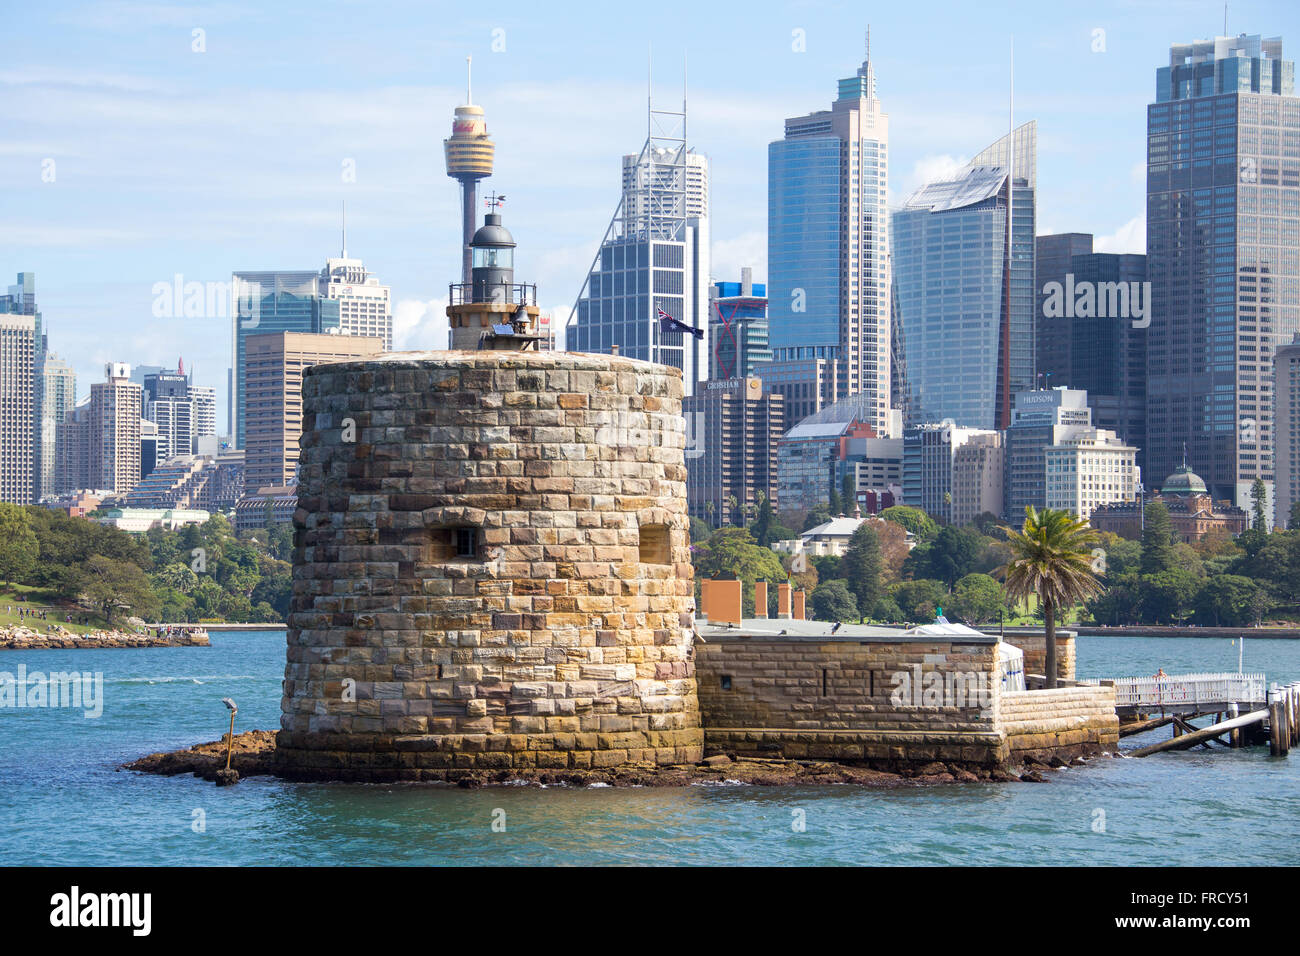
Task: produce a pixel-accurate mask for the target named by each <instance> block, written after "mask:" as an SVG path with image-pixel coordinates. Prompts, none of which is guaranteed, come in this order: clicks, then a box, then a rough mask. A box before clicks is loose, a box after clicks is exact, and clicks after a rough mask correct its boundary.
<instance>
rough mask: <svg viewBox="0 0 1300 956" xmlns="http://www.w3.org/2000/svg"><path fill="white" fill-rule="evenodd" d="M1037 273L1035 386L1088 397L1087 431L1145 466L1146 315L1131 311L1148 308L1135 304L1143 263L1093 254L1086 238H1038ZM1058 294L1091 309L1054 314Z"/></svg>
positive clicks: (1143, 274) (1128, 256)
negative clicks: (1103, 434)
mask: <svg viewBox="0 0 1300 956" xmlns="http://www.w3.org/2000/svg"><path fill="white" fill-rule="evenodd" d="M1037 274H1038V311H1037V322H1038V380H1039V383H1040V384H1041V385H1042V386H1043V387H1045V388H1054V387H1057V386H1064V387H1066V388H1077V389H1081V390H1083V391H1085V392H1087V393H1088V407H1089V408H1091V409H1092V424H1094V425H1096V426H1097V427H1098V428H1106V429H1109V430H1111V431H1113V432H1115V433H1117V434H1118V435H1119V436H1120V437H1121V438H1122V439H1123V440H1124V441H1125V442H1126V443H1127V444H1129V445H1132V446H1134V447H1136V448H1137V449H1138V455H1137V463H1138V465H1139V466H1140V467H1142V466H1144V464H1145V462H1144V459H1143V450H1144V449H1145V448H1146V374H1147V368H1146V365H1147V352H1146V349H1147V334H1148V330H1149V326H1147V325H1146V321H1147V318H1149V312H1148V313H1146V315H1145V316H1144V317H1141V318H1139V317H1137V316H1136V308H1134V307H1136V306H1137V305H1138V304H1140V305H1141V308H1142V309H1143V310H1145V309H1146V308H1147V306H1148V305H1149V303H1147V302H1146V301H1145V299H1142V300H1138V299H1137V298H1135V297H1136V296H1138V295H1142V296H1145V293H1144V292H1143V291H1142V289H1143V286H1142V283H1143V282H1145V281H1146V274H1147V266H1146V256H1142V255H1132V254H1120V253H1107V252H1093V251H1092V236H1091V235H1090V234H1088V233H1065V234H1062V235H1052V236H1039V237H1038V262H1037ZM1053 283H1055V286H1054V285H1053ZM1059 290H1068V291H1069V292H1072V293H1074V297H1075V298H1076V299H1077V297H1078V296H1080V295H1083V294H1085V291H1086V294H1089V295H1095V302H1094V300H1092V299H1089V300H1088V303H1089V304H1088V306H1087V307H1086V308H1083V309H1076V308H1068V309H1060V308H1053V307H1052V305H1053V304H1052V301H1051V298H1050V296H1051V294H1052V293H1053V292H1057V291H1059ZM1076 290H1080V291H1076ZM1072 304H1073V302H1072ZM1116 305H1121V306H1122V307H1119V308H1116V307H1115V306H1116ZM1080 312H1083V313H1084V314H1082V315H1081V314H1079V313H1080Z"/></svg>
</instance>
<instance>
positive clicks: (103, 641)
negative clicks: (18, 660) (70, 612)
mask: <svg viewBox="0 0 1300 956" xmlns="http://www.w3.org/2000/svg"><path fill="white" fill-rule="evenodd" d="M209 643H210V642H209V640H208V633H207V631H205V630H203V629H202V628H189V629H185V630H180V629H176V630H173V631H169V632H163V633H162V634H159V633H157V632H155V631H146V632H137V631H89V632H87V633H84V634H83V633H80V632H76V631H68V630H64V629H63V628H58V629H57V630H49V631H37V630H35V629H33V628H30V627H22V626H15V627H5V628H0V650H6V651H39V650H49V649H51V648H66V649H76V650H97V649H120V648H129V647H207V646H208V645H209Z"/></svg>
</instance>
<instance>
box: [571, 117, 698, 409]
mask: <svg viewBox="0 0 1300 956" xmlns="http://www.w3.org/2000/svg"><path fill="white" fill-rule="evenodd" d="M650 115H651V124H650V131H649V133H648V135H647V137H646V142H645V145H644V146H643V147H642V149H641V152H640V153H638V154H635V155H632V154H629V155H627V156H624V157H623V196H622V200H621V201H620V202H619V205H618V208H617V209H616V211H615V213H614V217H613V219H612V220H611V221H610V224H609V227H608V228H607V229H606V231H605V238H604V239H603V240H602V242H601V245H600V249H599V251H598V252H597V254H596V259H595V262H594V263H593V264H592V267H591V271H590V272H589V273H588V275H587V279H586V281H585V282H584V283H583V286H582V289H581V291H580V292H579V294H578V301H577V302H576V303H575V305H574V310H573V313H572V315H571V317H570V320H569V325H568V327H567V329H566V333H565V348H567V349H569V350H570V351H573V352H602V353H608V352H611V351H613V350H614V349H615V348H616V347H617V349H618V353H619V354H620V355H626V356H629V357H631V358H635V359H642V360H644V361H649V362H659V363H661V364H664V365H671V366H673V367H674V368H679V369H681V370H682V380H683V385H684V387H685V390H686V394H687V395H693V394H695V391H696V388H697V386H698V384H699V383H700V382H701V381H703V380H704V378H705V377H706V376H707V374H708V368H709V356H708V341H707V338H708V336H707V329H708V324H709V161H708V158H707V157H705V156H704V155H702V154H700V153H697V152H695V151H694V150H693V149H690V148H689V147H688V146H687V144H686V105H685V103H683V104H682V110H681V112H669V111H665V110H658V109H655V110H652V111H651V114H650ZM665 315H666V316H669V317H671V319H673V320H676V322H679V323H682V325H684V326H685V327H687V328H689V329H693V330H699V335H698V336H697V335H695V334H692V333H691V332H688V331H684V330H683V328H682V327H681V326H678V325H674V324H673V322H670V321H664V319H663V316H665Z"/></svg>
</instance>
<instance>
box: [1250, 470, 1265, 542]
mask: <svg viewBox="0 0 1300 956" xmlns="http://www.w3.org/2000/svg"><path fill="white" fill-rule="evenodd" d="M1250 501H1251V505H1250V510H1251V511H1252V512H1253V513H1254V515H1255V518H1254V520H1253V521H1252V522H1251V527H1252V528H1254V529H1255V530H1256V531H1267V530H1268V521H1267V520H1266V519H1265V518H1264V505H1265V504H1266V503H1267V502H1268V488H1266V487H1265V486H1264V479H1263V478H1256V479H1255V480H1254V482H1253V483H1252V484H1251V486H1250Z"/></svg>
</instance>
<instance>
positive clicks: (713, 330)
mask: <svg viewBox="0 0 1300 956" xmlns="http://www.w3.org/2000/svg"><path fill="white" fill-rule="evenodd" d="M709 311H710V313H711V316H710V317H711V319H712V321H711V322H710V323H709V378H710V379H711V380H721V379H727V378H749V377H750V376H751V375H753V374H754V370H755V368H756V367H757V366H758V365H759V364H761V363H763V362H770V361H771V360H772V350H771V349H770V348H768V330H767V290H766V288H765V287H764V285H763V284H762V283H761V282H760V283H755V282H754V275H753V271H752V270H751V269H749V268H743V269H741V270H740V281H739V282H715V283H714V284H713V295H712V298H711V301H710V304H709Z"/></svg>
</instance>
